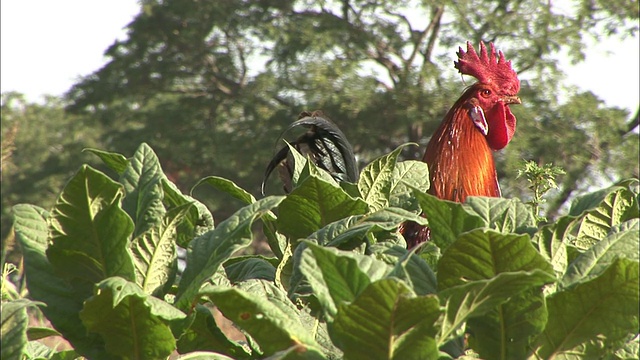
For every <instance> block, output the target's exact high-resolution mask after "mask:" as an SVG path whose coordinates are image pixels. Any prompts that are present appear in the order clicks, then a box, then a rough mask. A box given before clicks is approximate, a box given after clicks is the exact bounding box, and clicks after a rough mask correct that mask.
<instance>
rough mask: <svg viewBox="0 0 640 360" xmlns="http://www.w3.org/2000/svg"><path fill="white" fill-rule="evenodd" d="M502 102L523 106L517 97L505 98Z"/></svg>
mask: <svg viewBox="0 0 640 360" xmlns="http://www.w3.org/2000/svg"><path fill="white" fill-rule="evenodd" d="M502 101H503V102H504V103H505V104H506V105H509V104H522V100H520V98H519V97H517V96H515V95H514V96H505V97H503V98H502Z"/></svg>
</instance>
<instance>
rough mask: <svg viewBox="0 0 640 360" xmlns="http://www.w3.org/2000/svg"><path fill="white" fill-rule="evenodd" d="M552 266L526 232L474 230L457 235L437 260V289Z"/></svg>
mask: <svg viewBox="0 0 640 360" xmlns="http://www.w3.org/2000/svg"><path fill="white" fill-rule="evenodd" d="M535 269H539V270H542V271H544V272H546V273H548V274H553V273H554V272H553V268H552V267H551V264H549V263H548V262H547V261H546V260H545V259H544V258H543V257H542V255H540V254H539V253H538V252H537V251H536V249H535V248H534V247H533V245H532V244H531V241H530V240H529V237H528V236H527V235H515V234H502V233H499V232H496V231H494V230H487V229H476V230H473V231H470V232H468V233H465V234H463V235H461V236H460V237H459V238H458V240H457V241H456V242H455V243H453V244H452V245H451V246H449V247H448V248H447V250H446V251H445V252H444V254H443V255H442V258H441V259H440V261H439V262H438V288H439V289H440V290H444V289H447V288H449V287H452V286H457V285H461V284H464V283H465V282H468V281H474V280H484V279H491V278H493V277H494V276H496V275H497V274H500V273H505V272H515V271H532V270H535Z"/></svg>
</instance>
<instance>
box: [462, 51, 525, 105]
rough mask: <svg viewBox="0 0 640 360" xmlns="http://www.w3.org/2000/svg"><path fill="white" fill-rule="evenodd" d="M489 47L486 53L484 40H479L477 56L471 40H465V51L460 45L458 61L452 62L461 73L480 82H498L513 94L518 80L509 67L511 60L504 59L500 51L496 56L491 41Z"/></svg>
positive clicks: (518, 84)
mask: <svg viewBox="0 0 640 360" xmlns="http://www.w3.org/2000/svg"><path fill="white" fill-rule="evenodd" d="M489 48H490V50H491V53H490V54H487V48H486V46H485V45H484V42H480V56H478V54H477V53H476V51H475V50H474V48H473V45H471V42H469V41H467V51H466V52H465V51H464V50H462V47H461V48H460V50H459V51H458V53H457V54H458V61H454V62H453V63H454V65H455V67H456V69H458V70H459V71H460V73H461V74H466V75H471V76H473V77H475V78H476V79H478V81H480V82H481V83H486V84H490V83H494V82H495V83H498V84H499V85H500V86H501V87H503V88H504V89H505V90H507V91H508V92H509V93H512V94H514V95H515V94H516V93H517V92H518V90H520V81H519V80H518V75H517V74H516V72H515V71H514V70H513V69H512V68H511V60H509V61H506V60H505V58H504V54H503V53H502V51H498V54H497V57H496V49H495V48H494V46H493V43H489Z"/></svg>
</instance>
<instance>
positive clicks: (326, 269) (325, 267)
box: [300, 242, 377, 322]
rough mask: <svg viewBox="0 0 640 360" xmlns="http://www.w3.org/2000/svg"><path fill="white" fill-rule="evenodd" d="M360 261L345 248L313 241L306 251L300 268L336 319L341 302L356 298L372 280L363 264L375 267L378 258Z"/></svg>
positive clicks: (329, 314)
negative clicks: (319, 244)
mask: <svg viewBox="0 0 640 360" xmlns="http://www.w3.org/2000/svg"><path fill="white" fill-rule="evenodd" d="M359 260H360V262H359V261H358V260H357V259H355V258H354V257H351V256H347V255H346V253H345V252H341V251H339V250H336V249H331V248H323V247H320V246H318V245H315V244H313V243H311V242H308V243H307V249H305V250H304V251H303V252H302V257H301V260H300V271H301V272H302V274H304V276H305V277H306V278H307V280H308V281H309V284H310V285H311V287H312V288H313V294H314V295H315V296H316V298H318V301H320V304H321V305H322V308H323V309H324V313H325V316H326V318H327V320H328V321H329V322H331V321H332V320H333V318H334V317H335V315H336V312H337V311H338V306H339V305H340V304H341V303H343V302H346V303H349V302H352V301H353V300H354V299H355V298H356V297H357V296H358V295H359V294H360V293H361V292H362V291H363V290H364V289H365V288H366V287H367V286H368V285H369V283H370V282H371V280H370V279H369V276H367V274H366V273H365V272H364V271H362V270H361V269H360V268H361V267H367V268H371V267H372V263H374V262H377V260H375V259H373V258H370V257H361V258H360V259H359Z"/></svg>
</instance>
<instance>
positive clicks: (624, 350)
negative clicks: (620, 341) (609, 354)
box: [615, 334, 640, 360]
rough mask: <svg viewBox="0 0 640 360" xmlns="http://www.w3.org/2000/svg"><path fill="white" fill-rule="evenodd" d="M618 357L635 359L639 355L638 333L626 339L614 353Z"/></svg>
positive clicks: (623, 359) (628, 359) (625, 359)
mask: <svg viewBox="0 0 640 360" xmlns="http://www.w3.org/2000/svg"><path fill="white" fill-rule="evenodd" d="M615 355H616V356H617V357H618V359H621V360H635V359H638V357H640V356H639V355H640V335H637V334H636V336H635V337H634V338H633V339H631V340H629V341H627V342H626V343H625V344H624V345H622V347H621V348H620V349H618V350H617V351H616V353H615Z"/></svg>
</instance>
